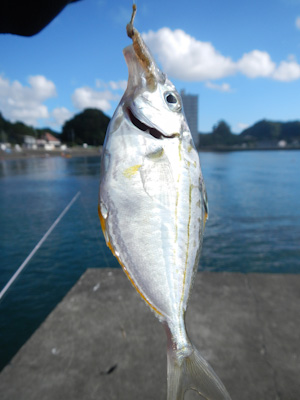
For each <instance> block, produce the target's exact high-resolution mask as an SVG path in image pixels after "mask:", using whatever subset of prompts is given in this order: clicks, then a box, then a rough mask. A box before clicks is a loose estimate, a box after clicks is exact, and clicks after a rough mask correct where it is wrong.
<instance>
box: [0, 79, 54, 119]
mask: <svg viewBox="0 0 300 400" xmlns="http://www.w3.org/2000/svg"><path fill="white" fill-rule="evenodd" d="M28 82H29V85H30V86H23V85H22V84H21V83H20V82H18V81H13V82H10V81H9V79H6V78H4V77H3V76H0V110H1V111H2V113H3V116H4V117H5V118H7V119H9V120H10V121H12V122H15V121H22V122H24V123H26V124H28V125H36V124H37V121H38V120H39V119H44V118H48V117H49V112H48V108H47V107H46V106H45V105H44V104H42V103H43V102H44V101H45V100H47V99H49V98H51V97H55V96H56V88H55V85H54V83H53V82H52V81H50V80H48V79H47V78H45V77H44V76H42V75H37V76H30V77H29V78H28Z"/></svg>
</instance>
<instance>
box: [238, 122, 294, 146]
mask: <svg viewBox="0 0 300 400" xmlns="http://www.w3.org/2000/svg"><path fill="white" fill-rule="evenodd" d="M240 136H241V137H243V138H247V137H248V138H249V139H251V140H255V141H262V140H263V141H275V142H278V141H280V140H285V141H286V142H287V143H292V142H293V141H300V121H293V122H272V121H267V120H262V121H259V122H257V123H256V124H254V125H252V126H251V127H249V128H247V129H245V130H244V131H243V132H242V133H241V134H240Z"/></svg>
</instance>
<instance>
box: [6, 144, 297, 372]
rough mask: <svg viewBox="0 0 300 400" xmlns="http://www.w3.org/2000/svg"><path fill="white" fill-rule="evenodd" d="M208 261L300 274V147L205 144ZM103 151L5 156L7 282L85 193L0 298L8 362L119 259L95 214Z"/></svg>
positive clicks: (208, 266)
mask: <svg viewBox="0 0 300 400" xmlns="http://www.w3.org/2000/svg"><path fill="white" fill-rule="evenodd" d="M201 163H202V169H203V173H204V177H205V181H206V186H207V192H208V197H209V207H210V208H209V211H210V218H209V221H208V223H207V228H206V232H205V239H204V244H203V252H202V258H201V267H200V269H202V270H213V271H238V272H272V273H300V207H299V204H300V200H299V199H300V176H299V171H300V152H298V151H273V152H272V151H269V152H263V151H258V152H233V153H201ZM99 164H100V159H99V158H98V157H91V158H73V159H64V158H59V157H58V158H44V159H28V160H15V161H12V160H11V161H2V162H0V226H1V229H0V288H2V287H3V286H4V285H5V283H6V282H7V281H8V279H9V278H10V277H11V275H12V274H13V273H14V272H15V271H16V269H17V268H18V267H19V266H20V265H21V263H22V262H23V261H24V259H25V258H26V257H27V255H28V254H29V253H30V251H31V250H32V249H33V248H34V246H35V245H36V244H37V242H38V241H39V240H40V239H41V237H42V236H43V235H44V233H45V232H46V231H47V230H48V228H49V227H50V226H51V224H52V223H53V222H54V221H55V219H56V218H57V217H58V215H59V214H60V213H61V211H62V210H63V209H64V208H65V207H66V205H67V204H68V203H69V202H70V200H71V199H72V198H73V196H74V195H75V194H76V193H77V192H78V191H80V192H81V196H80V197H79V199H78V200H77V201H76V202H75V204H74V205H73V206H72V207H71V209H70V210H69V211H68V213H67V214H66V215H65V216H64V218H63V220H62V221H61V222H60V223H59V224H58V226H57V227H56V228H55V230H54V231H53V232H52V233H51V235H50V236H49V238H48V239H47V241H46V242H45V243H44V244H43V246H42V247H41V248H40V250H39V251H38V252H37V253H36V255H35V256H34V257H33V259H32V260H31V261H30V263H29V264H28V266H27V267H26V269H25V270H24V271H23V273H22V274H21V276H20V277H19V278H18V280H17V281H16V283H15V284H14V285H13V287H12V288H11V289H10V291H9V292H8V293H7V294H6V296H5V297H4V299H3V300H2V302H1V303H0V369H1V368H2V367H3V366H4V365H5V364H6V363H7V362H8V361H9V359H10V358H11V357H12V356H13V355H14V353H15V352H16V351H17V350H18V349H19V347H20V346H21V345H22V344H23V343H24V342H25V341H26V340H27V339H28V337H29V336H30V335H31V334H32V333H33V332H34V330H35V329H36V328H37V327H38V326H39V325H40V323H41V322H42V321H43V320H44V319H45V317H46V316H47V315H48V314H49V312H50V311H51V310H52V309H53V308H54V307H55V305H56V304H57V303H58V302H59V301H60V300H61V299H62V297H63V296H65V294H66V293H67V291H68V290H69V289H70V288H71V287H72V286H73V285H74V283H75V282H76V281H77V280H78V278H79V277H80V276H81V275H82V273H83V272H84V271H85V270H86V269H87V268H102V267H115V268H118V263H117V261H116V260H115V259H114V257H113V256H112V255H111V254H110V251H109V250H108V249H107V247H106V245H105V242H104V239H103V237H102V233H101V232H100V224H99V222H98V216H97V197H98V185H99Z"/></svg>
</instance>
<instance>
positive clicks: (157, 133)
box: [127, 107, 178, 139]
mask: <svg viewBox="0 0 300 400" xmlns="http://www.w3.org/2000/svg"><path fill="white" fill-rule="evenodd" d="M127 114H128V116H129V119H130V121H131V123H132V124H133V125H134V126H135V127H136V128H138V129H139V130H141V131H143V132H147V133H149V134H150V135H151V136H153V137H154V138H155V139H163V138H166V139H172V138H174V137H177V136H178V133H173V134H172V135H170V136H167V135H164V134H163V133H162V132H160V131H159V130H158V129H156V128H153V127H152V126H149V125H146V124H144V122H142V121H140V120H139V119H138V118H137V117H136V116H135V115H134V114H133V112H132V111H131V109H130V108H129V107H128V108H127Z"/></svg>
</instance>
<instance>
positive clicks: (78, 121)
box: [61, 108, 110, 146]
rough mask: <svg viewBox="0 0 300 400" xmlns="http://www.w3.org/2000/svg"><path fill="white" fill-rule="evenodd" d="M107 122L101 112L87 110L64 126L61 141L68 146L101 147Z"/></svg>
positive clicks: (107, 119)
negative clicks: (85, 145)
mask: <svg viewBox="0 0 300 400" xmlns="http://www.w3.org/2000/svg"><path fill="white" fill-rule="evenodd" d="M109 121H110V118H109V117H108V116H107V115H105V114H104V113H103V112H102V111H100V110H97V109H93V108H87V109H86V110H84V111H83V112H82V113H80V114H77V115H75V117H74V118H72V119H71V120H69V121H67V122H66V123H65V124H64V126H63V130H62V134H61V140H62V141H63V142H66V143H69V144H78V145H82V144H83V143H87V144H89V145H93V146H99V145H102V144H103V142H104V138H105V133H106V129H107V126H108V124H109Z"/></svg>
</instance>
